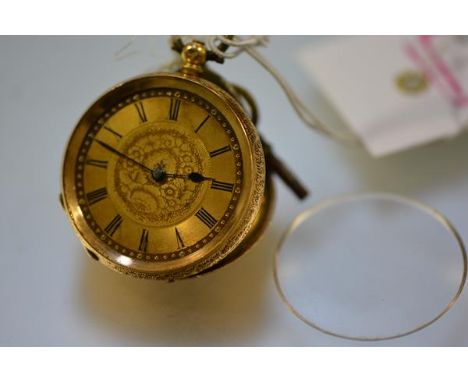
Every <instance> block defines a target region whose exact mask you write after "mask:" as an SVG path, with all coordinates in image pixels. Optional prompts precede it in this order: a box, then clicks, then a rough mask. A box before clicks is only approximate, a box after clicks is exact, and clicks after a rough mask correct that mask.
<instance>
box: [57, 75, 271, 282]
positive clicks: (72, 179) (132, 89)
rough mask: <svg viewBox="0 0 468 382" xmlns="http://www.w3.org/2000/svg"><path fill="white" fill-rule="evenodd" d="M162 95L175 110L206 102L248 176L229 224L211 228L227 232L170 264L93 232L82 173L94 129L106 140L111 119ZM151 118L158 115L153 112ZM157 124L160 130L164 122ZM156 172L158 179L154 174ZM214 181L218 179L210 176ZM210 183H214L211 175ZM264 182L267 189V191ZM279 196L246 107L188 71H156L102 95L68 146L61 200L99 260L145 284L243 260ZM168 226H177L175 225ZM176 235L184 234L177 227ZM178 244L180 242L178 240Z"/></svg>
mask: <svg viewBox="0 0 468 382" xmlns="http://www.w3.org/2000/svg"><path fill="white" fill-rule="evenodd" d="M168 89H169V90H168ZM162 93H167V94H163V95H164V96H166V97H168V100H169V99H170V100H171V101H170V102H171V108H172V100H174V99H175V100H177V103H178V105H185V104H190V103H192V104H197V103H200V105H201V102H202V101H203V102H205V104H206V105H205V104H203V107H205V106H206V112H207V113H208V115H209V116H210V118H212V119H214V120H216V123H218V125H219V126H221V127H222V128H224V127H225V130H226V132H228V130H230V131H231V133H232V134H233V137H235V138H236V141H235V142H236V147H238V148H237V150H238V151H236V155H237V154H240V160H241V162H242V171H241V172H240V171H239V172H237V173H238V174H239V173H241V175H240V178H241V181H239V182H238V183H240V184H239V188H237V186H238V185H236V188H233V190H234V191H233V194H232V195H234V196H233V198H235V199H236V203H235V205H234V207H233V210H232V213H231V214H230V216H229V218H226V219H224V220H222V219H223V216H220V217H217V219H218V220H217V223H216V226H213V227H210V228H209V229H211V228H213V233H214V229H215V228H216V227H218V226H219V224H221V221H222V222H223V226H222V227H220V230H219V232H218V233H216V234H214V235H213V237H212V238H211V239H210V240H208V241H207V242H206V244H200V247H199V248H198V247H196V248H195V246H193V249H190V252H187V249H186V248H185V249H184V247H182V248H178V250H177V251H173V253H172V254H171V256H169V257H168V258H165V259H162V258H161V259H159V258H158V261H156V260H154V259H156V258H157V257H158V256H157V255H155V256H152V255H151V256H150V255H148V254H146V252H145V251H138V250H136V251H126V250H125V251H126V252H125V253H123V252H122V251H123V250H122V248H121V247H119V244H118V243H115V242H114V241H112V240H111V239H112V238H108V237H104V236H106V235H105V234H106V232H102V235H99V234H97V233H96V232H97V231H96V228H93V227H94V225H95V223H94V221H93V220H90V214H91V215H92V213H91V211H90V209H92V208H94V209H96V208H98V207H95V206H94V207H91V206H90V205H88V204H89V203H88V202H87V200H86V195H89V194H90V192H88V193H86V192H85V193H84V196H83V188H82V187H83V185H82V184H81V183H82V182H81V181H82V179H81V175H80V173H79V172H78V170H77V168H81V167H83V166H85V164H86V163H87V162H86V161H87V159H86V155H87V154H86V153H87V151H86V150H90V149H89V148H86V147H85V146H86V145H88V146H92V145H93V144H94V145H96V143H95V142H94V139H97V138H96V137H94V136H93V134H91V135H90V132H91V133H92V132H93V129H94V130H95V131H96V134H95V135H97V136H98V137H99V131H101V130H102V128H103V126H104V125H105V123H106V121H107V119H108V118H110V117H109V116H112V115H113V113H115V112H118V110H119V109H120V108H122V107H125V106H126V105H127V104H131V103H132V102H133V103H134V102H139V101H140V100H141V99H144V97H152V96H157V95H158V94H159V95H161V94H162ZM161 102H162V101H161ZM165 102H166V101H165ZM167 102H169V101H167ZM210 105H211V106H210ZM137 109H138V107H137ZM146 112H147V113H148V114H151V111H150V110H147V111H146ZM145 118H146V116H145ZM147 123H150V122H147ZM154 123H155V124H156V125H157V123H158V122H154ZM161 123H162V122H161ZM156 125H155V126H156ZM145 126H146V125H145ZM158 126H159V125H158ZM168 126H169V125H168ZM151 128H153V129H157V128H158V127H148V129H151ZM187 136H189V135H187ZM93 137H94V138H93ZM100 139H101V140H102V138H100ZM207 139H209V138H207ZM231 139H232V140H233V138H231ZM96 150H97V149H96ZM210 155H211V153H210ZM208 159H210V158H208ZM112 160H113V161H114V162H112V163H114V164H111V163H110V162H109V163H110V164H109V167H110V168H111V169H112V170H113V169H114V168H116V166H117V165H118V164H116V163H120V162H117V161H118V159H112ZM106 165H107V164H106ZM206 168H211V167H209V166H208V167H206ZM83 171H84V170H83ZM106 171H107V170H106ZM109 171H110V170H109ZM213 171H214V170H213ZM217 171H220V170H217ZM83 174H85V173H84V172H83ZM151 174H152V176H154V173H153V172H152V173H151ZM205 175H206V174H205ZM208 175H210V176H211V174H208ZM104 176H107V175H103V178H104ZM148 176H149V175H148ZM97 178H98V177H97ZM106 179H107V180H106V181H104V182H108V178H106ZM206 179H213V178H208V177H206ZM174 181H175V180H174ZM180 181H183V180H182V179H181V180H180ZM83 182H84V181H83ZM206 183H208V182H206ZM265 183H267V189H266V190H265ZM106 184H107V183H106ZM202 186H203V187H205V188H206V189H208V188H209V186H205V185H204V184H202V185H201V186H200V187H202ZM80 187H81V188H80ZM85 191H89V190H85ZM225 191H226V190H225ZM111 192H115V191H111V190H110V189H109V193H111ZM206 192H208V191H206V190H205V194H206ZM210 192H211V191H210ZM91 194H92V193H91ZM205 194H203V195H205ZM224 194H226V193H223V196H224ZM272 194H273V190H272V185H271V181H270V180H269V181H268V182H266V169H265V156H264V152H263V149H262V144H261V141H260V138H259V136H258V133H257V131H256V128H255V126H254V125H253V124H252V122H251V120H250V118H249V117H248V115H247V114H246V113H245V111H244V110H243V108H242V107H241V106H240V104H239V102H238V101H237V100H236V99H234V98H233V97H232V96H231V95H230V94H228V93H227V92H226V91H224V90H223V89H221V88H220V87H219V86H217V85H215V84H214V83H212V82H210V81H207V80H205V79H203V78H200V77H199V76H193V75H188V74H183V73H156V74H150V75H145V76H140V77H137V78H134V79H131V80H129V81H126V82H123V83H121V84H119V85H117V86H115V87H113V88H112V89H111V90H110V91H108V92H107V93H105V94H104V95H103V96H102V97H100V98H99V99H98V100H97V101H96V102H95V103H94V104H93V105H92V106H91V107H90V108H89V109H88V110H87V111H86V113H85V114H84V115H83V117H82V118H81V119H80V121H79V122H78V124H77V126H76V127H75V129H74V131H73V133H72V135H71V138H70V140H69V142H68V146H67V149H66V153H65V157H64V162H63V174H62V195H61V197H62V201H63V207H64V210H65V211H66V214H67V216H68V218H69V220H70V222H71V224H72V226H73V228H74V230H75V231H76V233H77V235H78V237H79V239H80V240H81V242H82V243H83V245H84V246H85V248H86V249H87V250H88V251H89V252H90V253H91V254H92V255H93V257H94V258H95V259H97V260H99V261H100V262H101V263H102V264H104V265H106V266H107V267H109V268H111V269H114V270H116V271H118V272H121V273H124V274H128V275H132V276H135V277H140V278H150V279H164V280H175V279H183V278H187V277H191V276H195V275H198V274H201V273H205V272H207V271H209V270H212V269H216V268H219V267H220V266H221V265H224V264H226V263H228V262H230V261H232V260H233V259H234V258H237V257H239V255H240V254H242V253H243V252H245V250H246V249H247V248H248V247H250V246H251V245H252V244H253V243H254V242H255V241H256V240H257V239H258V237H259V236H260V234H261V233H262V232H263V230H264V228H265V225H266V223H267V221H268V216H269V214H270V213H271V210H272V204H273V202H272V199H273V198H272V196H271V195H272ZM210 195H211V194H210ZM111 196H112V195H111ZM200 200H202V201H201V202H200ZM200 200H199V201H197V203H199V204H200V203H203V199H200ZM88 201H89V200H88ZM100 203H102V202H100ZM97 205H98V206H99V204H97ZM200 205H201V204H200ZM99 208H105V207H99ZM197 208H198V207H197ZM220 208H221V207H220ZM193 211H194V210H192V212H191V213H190V214H189V215H187V219H189V218H191V217H192V216H193V215H194V212H193ZM130 220H131V219H130ZM195 220H196V219H195ZM90 222H91V223H90ZM140 223H141V222H140ZM140 223H139V224H140ZM167 226H168V227H171V222H169V223H168V224H167ZM164 227H166V226H164ZM191 227H193V225H192V226H191ZM114 228H115V227H114ZM135 229H136V228H135ZM161 229H162V228H161ZM98 231H99V229H98ZM175 231H176V233H177V235H178V231H177V227H176V228H175ZM210 233H211V231H210ZM207 235H208V234H207ZM206 237H207V238H208V236H206ZM166 239H167V238H166V236H164V237H162V240H166ZM146 240H148V237H146ZM177 243H178V244H179V236H178V237H177ZM200 243H201V241H200ZM140 244H141V242H140ZM146 244H147V243H146ZM194 245H195V244H194Z"/></svg>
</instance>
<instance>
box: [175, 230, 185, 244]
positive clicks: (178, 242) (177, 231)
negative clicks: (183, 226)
mask: <svg viewBox="0 0 468 382" xmlns="http://www.w3.org/2000/svg"><path fill="white" fill-rule="evenodd" d="M175 235H176V239H177V248H184V247H185V244H184V241H183V240H182V236H180V233H179V230H178V229H177V227H176V228H175Z"/></svg>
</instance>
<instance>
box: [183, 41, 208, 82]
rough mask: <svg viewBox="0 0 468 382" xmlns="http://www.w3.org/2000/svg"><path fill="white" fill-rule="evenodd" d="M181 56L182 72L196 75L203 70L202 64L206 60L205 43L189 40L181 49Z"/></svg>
mask: <svg viewBox="0 0 468 382" xmlns="http://www.w3.org/2000/svg"><path fill="white" fill-rule="evenodd" d="M181 57H182V62H183V64H182V73H184V74H191V75H198V74H200V73H201V72H203V66H204V65H205V62H206V48H205V45H204V44H203V43H201V42H198V41H192V42H189V43H188V44H187V45H185V46H184V48H183V49H182V53H181Z"/></svg>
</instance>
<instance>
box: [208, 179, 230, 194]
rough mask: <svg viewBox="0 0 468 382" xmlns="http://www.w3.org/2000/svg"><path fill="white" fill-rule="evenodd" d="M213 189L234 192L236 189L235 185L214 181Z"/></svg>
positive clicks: (212, 183)
mask: <svg viewBox="0 0 468 382" xmlns="http://www.w3.org/2000/svg"><path fill="white" fill-rule="evenodd" d="M211 188H212V189H214V190H220V191H227V192H232V190H233V189H234V184H232V183H226V182H218V181H217V180H213V181H212V182H211Z"/></svg>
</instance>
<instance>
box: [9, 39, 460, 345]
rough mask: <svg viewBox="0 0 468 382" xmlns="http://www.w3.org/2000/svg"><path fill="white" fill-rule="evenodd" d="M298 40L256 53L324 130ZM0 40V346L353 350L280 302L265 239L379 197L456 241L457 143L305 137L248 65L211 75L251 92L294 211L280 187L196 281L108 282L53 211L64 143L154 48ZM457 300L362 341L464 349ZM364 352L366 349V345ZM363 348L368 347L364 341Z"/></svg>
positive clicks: (110, 277) (158, 58)
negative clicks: (237, 246) (372, 147)
mask: <svg viewBox="0 0 468 382" xmlns="http://www.w3.org/2000/svg"><path fill="white" fill-rule="evenodd" d="M321 40H323V38H322V39H313V38H311V37H307V38H305V37H304V38H302V37H301V38H299V37H274V38H272V41H271V45H270V47H269V48H268V49H267V50H265V51H264V53H265V55H266V56H267V57H269V58H270V59H271V60H272V62H273V63H274V65H275V66H276V67H277V68H278V69H279V70H280V71H281V72H283V73H284V75H285V77H286V78H287V79H288V80H289V81H290V82H291V84H292V86H293V87H294V88H295V89H296V90H297V92H298V93H299V94H300V95H301V96H302V98H303V100H304V101H305V102H306V103H307V104H309V105H312V106H313V107H314V109H315V110H316V111H317V112H318V114H319V116H321V117H322V118H323V119H324V120H325V121H326V122H328V123H331V124H333V125H341V121H340V120H339V119H338V117H337V116H336V115H335V114H334V113H333V112H332V110H331V109H330V108H329V106H328V105H327V104H326V103H325V102H324V101H323V99H322V98H321V97H320V96H319V95H318V94H317V93H316V92H315V90H314V89H315V86H314V84H313V83H312V82H310V81H309V80H306V78H305V74H304V73H303V72H302V71H301V69H300V67H299V65H298V63H297V61H296V57H295V52H297V51H298V49H299V48H301V47H303V46H304V45H305V44H309V43H311V42H314V43H320V42H321ZM127 41H128V38H126V37H53V38H51V37H48V38H46V37H35V38H31V37H22V38H15V37H1V38H0V54H1V59H0V85H1V86H0V145H1V146H0V147H1V149H0V169H1V173H2V175H3V176H2V181H1V189H0V196H1V197H0V200H1V220H0V224H1V226H0V228H1V229H0V253H1V257H0V309H1V313H0V345H153V346H158V345H246V346H251V345H252V346H253V345H307V346H313V345H343V346H346V345H361V343H359V342H352V341H346V340H339V339H336V338H332V337H329V336H326V335H324V334H321V333H319V332H317V331H315V330H313V329H311V328H309V327H308V326H306V325H304V324H303V323H302V322H300V321H299V320H298V319H297V318H295V317H294V316H293V315H292V314H291V313H290V312H289V311H288V310H287V309H286V307H285V306H284V305H283V304H282V303H281V301H280V299H279V298H278V295H277V293H276V290H275V288H274V285H273V280H272V275H271V264H272V256H273V252H274V248H275V247H276V244H277V241H278V238H279V234H280V233H281V232H282V231H283V230H284V228H285V227H286V226H287V224H288V223H289V222H290V220H291V219H292V218H293V217H294V216H295V215H296V214H297V213H298V212H299V211H300V210H302V209H304V208H305V207H307V206H310V205H312V204H314V203H315V202H317V201H318V200H320V199H322V198H324V197H327V196H331V195H336V194H340V193H347V192H353V191H362V190H365V191H368V190H381V191H388V192H397V193H402V194H405V195H408V196H412V197H416V198H419V199H421V200H422V201H425V202H427V203H429V204H431V205H432V206H434V207H436V208H438V209H439V210H441V211H442V212H444V213H445V214H446V215H447V216H448V217H449V218H450V219H451V220H452V222H453V223H454V224H455V225H456V226H457V227H458V229H459V231H460V233H461V235H462V236H463V238H464V239H465V240H466V241H468V214H467V212H466V211H467V207H468V170H467V165H466V164H467V163H468V137H467V136H462V137H460V138H459V139H457V140H455V141H452V142H447V143H438V144H433V145H431V146H429V147H423V148H418V149H415V150H412V151H410V152H406V153H402V154H398V155H394V156H391V157H387V158H384V159H380V160H375V159H372V158H371V157H370V156H369V155H368V154H366V153H365V152H363V151H360V150H355V149H347V148H343V147H340V146H338V145H337V144H335V143H334V142H330V141H328V140H327V139H326V138H322V137H320V136H318V135H317V134H316V133H314V132H311V131H309V130H307V129H306V128H305V127H304V126H303V124H302V123H301V122H300V121H299V120H298V119H297V117H296V116H295V115H294V113H293V112H292V111H291V108H290V107H289V105H288V104H287V101H286V99H285V97H284V95H283V94H282V93H281V92H280V91H279V88H278V86H277V85H276V84H275V83H274V82H273V81H272V80H271V79H270V77H269V75H268V74H267V73H265V72H264V71H263V69H261V68H260V67H258V66H256V65H255V64H254V63H253V61H251V60H250V59H249V58H248V57H240V58H239V59H237V60H235V61H231V62H228V63H227V64H226V65H224V66H222V67H218V68H217V70H218V71H219V72H220V73H222V74H224V75H225V76H226V77H227V78H229V79H230V80H232V81H233V82H237V83H239V84H241V85H244V86H245V87H247V88H249V89H251V90H252V92H253V93H254V95H255V96H256V98H257V100H258V103H259V105H260V110H261V123H260V129H261V130H262V131H264V132H265V135H266V136H267V137H268V138H269V140H271V141H272V142H273V143H275V148H276V151H277V152H278V153H279V154H280V155H281V156H282V157H284V158H285V159H287V163H288V164H289V165H290V166H291V167H293V168H295V169H296V170H297V172H298V174H301V175H302V176H303V178H304V179H305V182H306V183H307V185H308V186H309V187H310V188H311V189H312V190H313V194H312V196H311V197H310V198H309V199H308V200H307V201H305V202H303V203H300V202H298V201H297V200H296V199H295V198H294V197H293V196H292V195H291V194H290V193H289V191H287V190H286V189H285V188H284V187H283V186H282V185H281V184H280V183H278V182H277V185H278V190H279V192H278V203H277V209H276V213H275V217H274V220H273V223H272V225H271V226H270V228H269V230H268V232H267V234H266V236H265V237H264V238H263V239H262V241H261V243H259V245H258V246H257V247H256V248H255V249H254V250H253V251H252V252H251V253H249V254H247V255H246V256H244V257H243V258H241V259H239V260H238V261H236V262H235V263H234V264H232V265H231V266H229V267H227V268H226V269H222V270H219V271H217V272H215V273H213V274H211V275H208V276H206V277H204V278H202V279H199V280H190V281H184V282H178V283H173V284H165V283H158V282H152V281H141V280H134V279H131V278H128V277H125V276H121V275H119V274H117V273H114V272H112V271H110V270H108V269H106V268H104V267H103V266H102V265H100V264H98V263H96V262H94V261H92V260H91V259H89V258H88V257H87V256H85V255H84V254H83V253H82V252H83V251H82V249H81V247H80V245H79V243H78V240H77V239H76V238H75V236H74V234H73V232H72V230H71V227H70V226H69V224H68V221H67V220H66V217H65V215H64V214H63V212H62V210H61V208H60V206H59V203H58V193H59V189H60V168H61V162H62V155H63V152H64V148H65V145H66V142H67V139H68V137H69V135H70V133H71V131H72V129H73V127H74V125H75V123H76V121H77V120H78V118H79V117H80V116H81V114H82V113H83V112H84V111H85V109H86V108H87V107H88V106H89V105H90V103H91V102H92V101H93V100H94V99H96V98H97V97H98V96H99V95H100V94H102V92H103V91H104V90H105V89H107V88H109V87H110V86H112V85H113V84H115V83H117V82H119V81H122V80H124V79H126V78H128V77H131V76H134V75H137V74H139V73H141V72H142V71H146V70H148V69H151V68H154V67H156V66H157V65H158V64H159V63H161V62H163V61H164V60H165V59H166V58H167V57H169V55H168V50H167V48H166V46H167V43H166V39H165V38H139V39H137V43H136V45H137V48H139V49H140V54H137V55H132V56H130V57H128V58H127V59H125V60H121V61H115V60H114V59H113V54H114V53H115V52H116V51H117V50H118V49H120V48H121V47H122V46H123V45H124V44H125V43H126V42H127ZM467 308H468V294H467V293H463V294H462V296H461V299H460V301H459V303H458V304H457V305H455V307H454V308H453V309H452V311H450V312H449V313H448V314H447V316H445V317H444V318H443V319H442V320H441V321H439V322H437V323H435V324H434V325H433V326H431V327H429V328H427V329H426V330H424V331H422V332H420V333H417V334H414V335H412V336H409V337H406V338H402V339H399V340H393V341H386V342H381V343H378V344H375V345H387V346H388V345H400V346H403V345H468V330H467V329H468V309H467ZM366 345H369V344H366ZM370 345H373V344H370Z"/></svg>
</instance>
